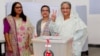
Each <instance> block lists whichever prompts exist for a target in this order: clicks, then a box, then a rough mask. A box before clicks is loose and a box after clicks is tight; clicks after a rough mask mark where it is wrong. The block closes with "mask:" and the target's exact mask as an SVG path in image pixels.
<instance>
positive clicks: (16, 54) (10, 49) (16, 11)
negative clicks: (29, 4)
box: [4, 2, 33, 56]
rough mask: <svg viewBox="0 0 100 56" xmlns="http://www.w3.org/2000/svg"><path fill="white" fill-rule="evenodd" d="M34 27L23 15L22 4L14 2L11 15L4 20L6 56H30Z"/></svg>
mask: <svg viewBox="0 0 100 56" xmlns="http://www.w3.org/2000/svg"><path fill="white" fill-rule="evenodd" d="M32 34H33V27H32V25H31V23H30V22H29V21H28V19H27V17H26V16H25V15H24V13H23V8H22V5H21V3H20V2H14V3H13V5H12V10H11V14H10V15H8V16H7V17H5V19H4V36H5V41H6V56H30V55H31V53H32V51H31V50H32V49H31V44H32V43H31V38H32Z"/></svg>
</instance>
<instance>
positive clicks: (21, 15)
mask: <svg viewBox="0 0 100 56" xmlns="http://www.w3.org/2000/svg"><path fill="white" fill-rule="evenodd" d="M16 4H20V5H21V6H22V4H21V3H20V2H14V3H13V5H12V10H11V14H10V15H11V16H16V12H15V10H14V8H15V6H16ZM20 17H21V18H22V20H23V21H26V16H25V15H24V13H23V9H22V13H21V14H20Z"/></svg>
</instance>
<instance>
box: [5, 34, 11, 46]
mask: <svg viewBox="0 0 100 56" xmlns="http://www.w3.org/2000/svg"><path fill="white" fill-rule="evenodd" d="M4 37H5V41H6V44H7V45H8V46H11V43H10V37H9V34H8V33H5V34H4Z"/></svg>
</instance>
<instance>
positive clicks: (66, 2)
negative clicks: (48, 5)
mask: <svg viewBox="0 0 100 56" xmlns="http://www.w3.org/2000/svg"><path fill="white" fill-rule="evenodd" d="M63 4H68V5H69V7H70V9H71V7H72V6H71V3H70V2H68V1H64V2H62V3H61V7H62V5H63Z"/></svg>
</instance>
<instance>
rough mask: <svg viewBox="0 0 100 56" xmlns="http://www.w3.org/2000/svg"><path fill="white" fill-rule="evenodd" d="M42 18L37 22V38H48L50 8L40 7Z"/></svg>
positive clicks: (46, 6)
mask: <svg viewBox="0 0 100 56" xmlns="http://www.w3.org/2000/svg"><path fill="white" fill-rule="evenodd" d="M41 15H42V18H41V19H40V20H39V21H38V22H37V25H36V32H37V34H36V35H37V37H39V36H50V31H49V23H50V18H49V15H50V8H49V6H48V5H43V6H42V7H41Z"/></svg>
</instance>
